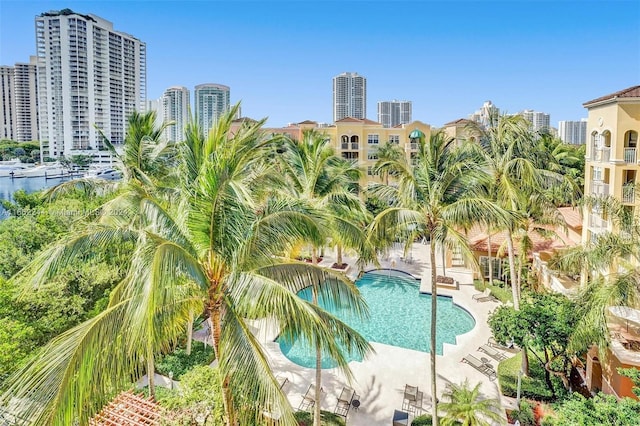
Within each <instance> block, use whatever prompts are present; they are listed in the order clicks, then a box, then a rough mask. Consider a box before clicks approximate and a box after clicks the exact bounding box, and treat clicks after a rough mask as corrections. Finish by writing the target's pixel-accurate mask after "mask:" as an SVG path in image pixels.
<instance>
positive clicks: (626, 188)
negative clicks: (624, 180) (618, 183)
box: [622, 185, 636, 204]
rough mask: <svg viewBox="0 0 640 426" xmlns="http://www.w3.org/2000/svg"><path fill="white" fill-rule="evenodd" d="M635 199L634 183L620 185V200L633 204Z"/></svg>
mask: <svg viewBox="0 0 640 426" xmlns="http://www.w3.org/2000/svg"><path fill="white" fill-rule="evenodd" d="M635 201H636V188H635V186H634V185H623V186H622V202H623V203H625V204H633V203H635Z"/></svg>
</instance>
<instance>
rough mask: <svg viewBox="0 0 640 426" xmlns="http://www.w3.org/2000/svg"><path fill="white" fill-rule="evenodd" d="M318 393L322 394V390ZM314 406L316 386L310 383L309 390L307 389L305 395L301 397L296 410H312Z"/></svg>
mask: <svg viewBox="0 0 640 426" xmlns="http://www.w3.org/2000/svg"><path fill="white" fill-rule="evenodd" d="M320 392H322V388H320ZM315 404H316V385H314V384H313V383H312V384H310V385H309V388H308V389H307V391H306V392H305V394H304V395H302V401H301V402H300V405H299V406H298V409H299V410H303V411H306V410H309V409H310V408H312V407H313V406H314V405H315Z"/></svg>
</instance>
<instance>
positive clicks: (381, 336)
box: [278, 271, 475, 368]
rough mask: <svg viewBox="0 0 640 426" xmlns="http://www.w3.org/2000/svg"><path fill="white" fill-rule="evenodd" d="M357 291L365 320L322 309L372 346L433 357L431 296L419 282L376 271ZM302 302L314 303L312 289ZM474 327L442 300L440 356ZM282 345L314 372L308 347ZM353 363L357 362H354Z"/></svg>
mask: <svg viewBox="0 0 640 426" xmlns="http://www.w3.org/2000/svg"><path fill="white" fill-rule="evenodd" d="M403 275H404V274H403ZM356 286H357V287H358V289H359V290H360V293H361V294H362V296H363V297H364V299H365V300H366V301H367V305H368V306H369V314H370V315H369V318H368V319H366V320H360V319H357V318H354V317H353V316H352V315H349V314H348V313H347V311H346V309H344V308H341V307H336V306H329V305H328V304H327V303H323V301H322V300H320V301H319V304H320V305H321V306H322V307H323V308H324V309H326V310H328V311H329V312H331V313H333V314H334V315H335V316H337V317H338V318H340V319H341V320H343V321H344V322H345V323H347V324H348V325H350V326H351V327H353V328H354V329H356V330H357V331H358V332H359V333H360V334H361V335H362V336H363V337H364V338H365V339H367V340H368V341H369V342H377V343H384V344H387V345H393V346H398V347H401V348H406V349H413V350H417V351H422V352H429V333H430V327H431V295H430V294H420V292H419V281H416V280H415V279H413V278H411V277H408V276H406V275H405V276H398V275H397V274H396V275H389V273H388V271H376V272H369V273H367V274H365V275H364V276H363V277H362V278H360V279H359V280H358V281H356ZM300 296H301V297H303V298H304V299H306V300H311V291H310V289H305V290H303V291H301V292H300ZM474 325H475V320H474V319H473V317H472V316H471V315H470V314H469V313H468V312H467V311H466V310H464V309H462V308H460V307H459V306H457V305H455V304H454V303H453V299H452V298H450V297H443V296H438V319H437V334H436V337H437V341H436V353H437V354H439V355H442V345H443V343H445V342H446V343H451V344H455V343H456V336H458V335H460V334H464V333H467V332H469V331H471V329H472V328H473V327H474ZM278 343H279V344H280V349H281V350H282V353H283V354H284V355H285V356H286V357H287V358H289V359H290V360H291V361H293V362H295V363H296V364H298V365H302V366H304V367H309V368H315V349H313V348H310V347H309V345H308V344H307V343H306V342H304V341H302V340H297V341H295V342H293V344H292V343H291V342H290V341H288V339H285V338H283V337H280V338H279V339H278ZM350 359H351V360H358V359H356V358H355V357H353V356H350ZM358 361H360V360H358ZM333 367H335V363H334V362H332V361H331V360H330V359H328V358H325V357H323V361H322V368H333Z"/></svg>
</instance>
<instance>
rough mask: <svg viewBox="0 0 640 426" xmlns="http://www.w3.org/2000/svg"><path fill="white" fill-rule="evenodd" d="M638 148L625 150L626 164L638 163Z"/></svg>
mask: <svg viewBox="0 0 640 426" xmlns="http://www.w3.org/2000/svg"><path fill="white" fill-rule="evenodd" d="M636 158H637V157H636V148H625V149H624V162H625V163H635V162H636Z"/></svg>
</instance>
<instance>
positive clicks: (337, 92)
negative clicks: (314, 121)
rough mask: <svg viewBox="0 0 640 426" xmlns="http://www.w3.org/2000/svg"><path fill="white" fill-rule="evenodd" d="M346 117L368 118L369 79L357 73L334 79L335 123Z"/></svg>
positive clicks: (347, 73) (342, 75) (348, 73)
mask: <svg viewBox="0 0 640 426" xmlns="http://www.w3.org/2000/svg"><path fill="white" fill-rule="evenodd" d="M346 117H353V118H357V119H366V117H367V79H366V78H364V77H363V76H361V75H359V74H358V73H356V72H344V73H342V74H340V75H337V76H335V77H333V121H334V122H337V121H340V120H342V119H343V118H346Z"/></svg>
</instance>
